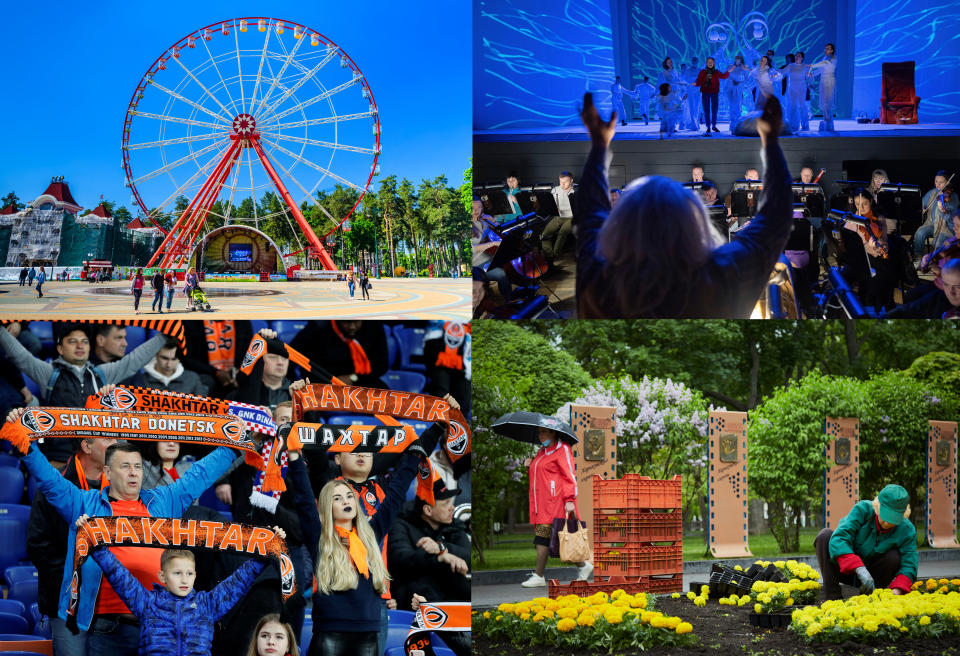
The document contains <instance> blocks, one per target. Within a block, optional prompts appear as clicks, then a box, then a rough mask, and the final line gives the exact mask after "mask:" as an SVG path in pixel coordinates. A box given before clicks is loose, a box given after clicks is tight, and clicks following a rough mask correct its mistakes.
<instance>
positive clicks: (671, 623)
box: [663, 617, 682, 630]
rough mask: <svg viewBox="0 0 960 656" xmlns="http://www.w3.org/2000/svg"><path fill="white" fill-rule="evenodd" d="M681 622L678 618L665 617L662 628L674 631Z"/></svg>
mask: <svg viewBox="0 0 960 656" xmlns="http://www.w3.org/2000/svg"><path fill="white" fill-rule="evenodd" d="M681 621H682V620H681V619H680V618H679V617H667V618H664V620H663V626H664V627H666V628H668V629H671V630H672V629H675V628H677V626H679V624H680V622H681Z"/></svg>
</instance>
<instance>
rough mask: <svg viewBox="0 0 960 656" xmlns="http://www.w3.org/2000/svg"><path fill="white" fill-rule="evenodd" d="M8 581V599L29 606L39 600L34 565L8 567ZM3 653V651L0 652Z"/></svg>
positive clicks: (6, 576)
mask: <svg viewBox="0 0 960 656" xmlns="http://www.w3.org/2000/svg"><path fill="white" fill-rule="evenodd" d="M4 578H5V579H6V581H7V585H8V590H7V599H16V600H17V601H20V602H23V604H24V605H25V606H28V605H30V604H32V603H33V602H35V601H36V600H37V568H36V567H34V566H33V565H19V566H16V567H8V568H7V569H6V570H5V571H4ZM0 651H2V650H0Z"/></svg>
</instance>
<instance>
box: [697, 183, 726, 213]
mask: <svg viewBox="0 0 960 656" xmlns="http://www.w3.org/2000/svg"><path fill="white" fill-rule="evenodd" d="M700 198H702V199H703V204H704V205H706V206H707V207H721V206H723V201H722V200H720V198H719V194H718V193H717V185H715V184H713V183H712V182H710V181H709V180H704V181H703V184H702V185H701V186H700Z"/></svg>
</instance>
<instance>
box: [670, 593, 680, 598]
mask: <svg viewBox="0 0 960 656" xmlns="http://www.w3.org/2000/svg"><path fill="white" fill-rule="evenodd" d="M670 596H671V597H672V598H673V599H679V598H680V593H679V592H674V593H673V594H672V595H670Z"/></svg>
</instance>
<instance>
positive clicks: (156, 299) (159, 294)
mask: <svg viewBox="0 0 960 656" xmlns="http://www.w3.org/2000/svg"><path fill="white" fill-rule="evenodd" d="M150 309H151V310H153V309H157V310H160V311H161V312H163V290H162V289H154V290H153V303H151V304H150Z"/></svg>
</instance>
